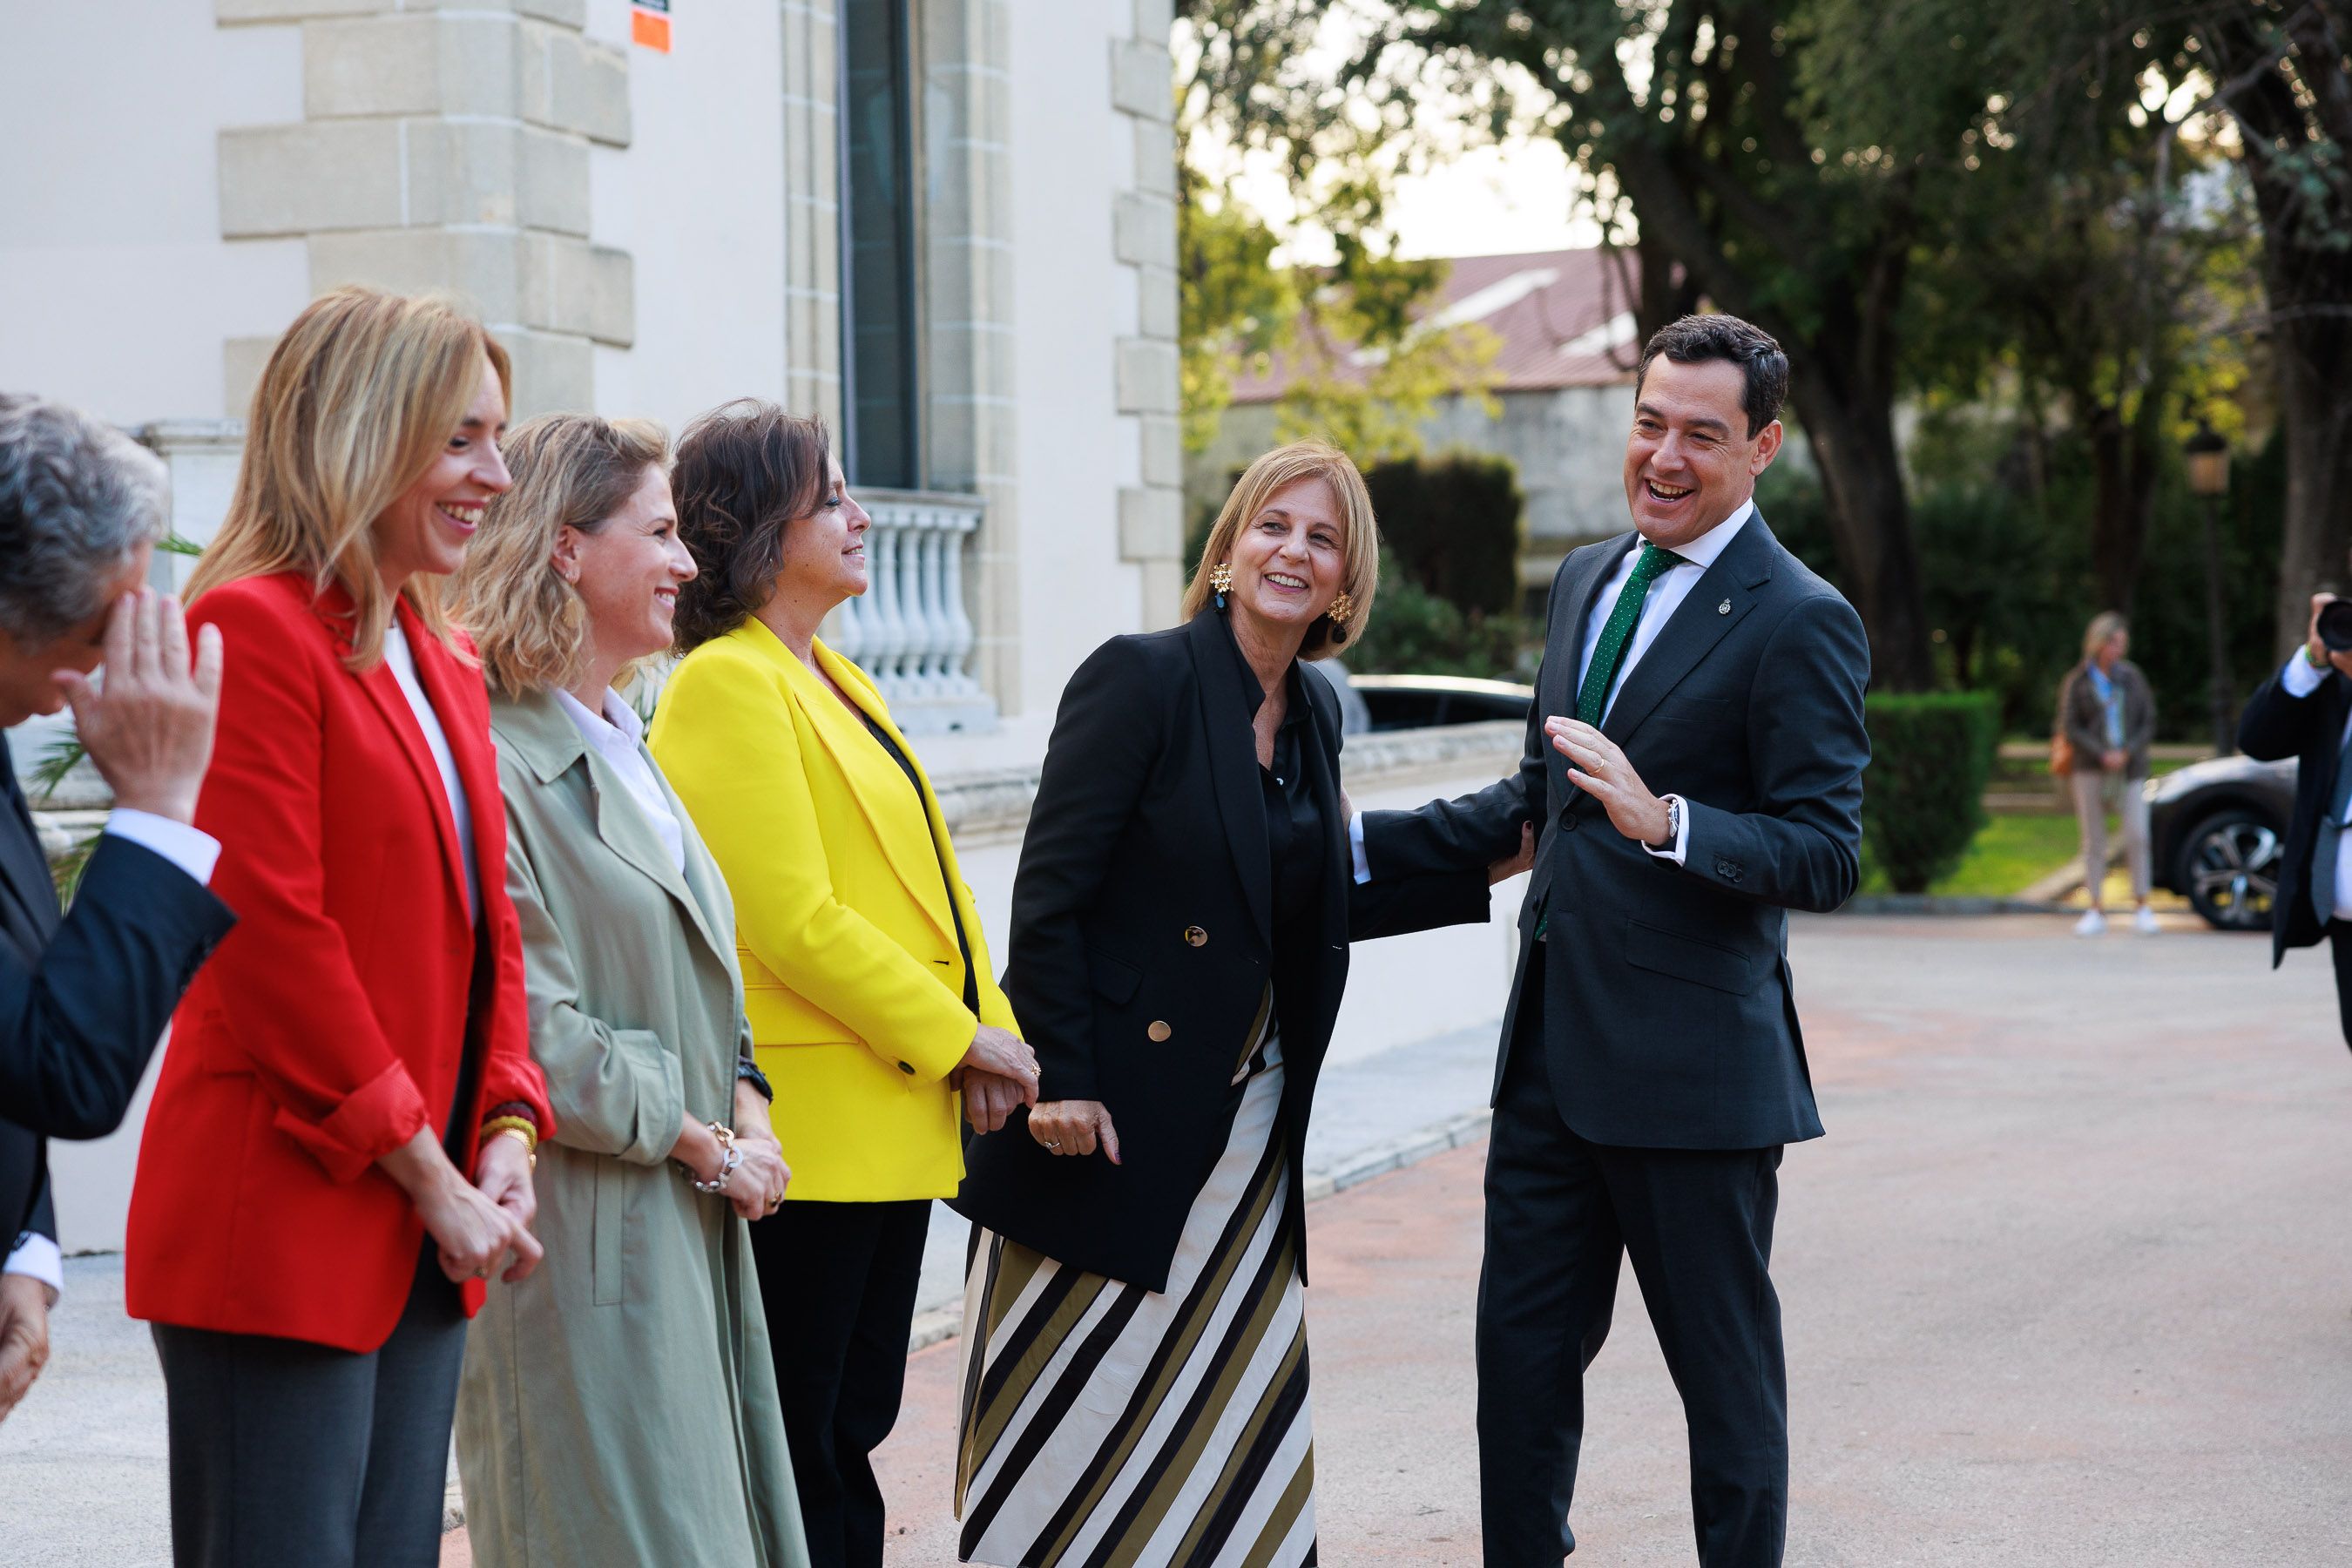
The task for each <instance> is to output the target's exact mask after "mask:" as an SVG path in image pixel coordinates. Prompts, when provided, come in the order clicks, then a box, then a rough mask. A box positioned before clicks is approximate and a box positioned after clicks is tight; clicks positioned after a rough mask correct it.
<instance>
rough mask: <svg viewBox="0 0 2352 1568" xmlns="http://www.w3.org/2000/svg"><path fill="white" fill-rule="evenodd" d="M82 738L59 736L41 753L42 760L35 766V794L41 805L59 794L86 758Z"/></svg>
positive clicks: (33, 780)
mask: <svg viewBox="0 0 2352 1568" xmlns="http://www.w3.org/2000/svg"><path fill="white" fill-rule="evenodd" d="M87 754H88V753H87V752H84V751H83V750H82V744H81V737H80V736H79V735H59V736H58V738H57V739H56V740H54V741H51V742H49V743H48V745H47V747H45V748H44V749H43V750H42V752H41V760H40V761H39V762H37V763H34V764H33V772H32V783H33V792H34V794H35V795H36V796H37V799H38V800H39V802H40V804H41V805H47V804H48V802H49V797H50V796H51V795H55V794H57V793H58V788H59V787H60V786H61V785H63V784H64V783H65V782H66V778H67V775H68V774H70V773H72V772H73V771H74V768H75V766H76V764H78V763H80V761H81V760H82V758H83V757H84V756H86V755H87Z"/></svg>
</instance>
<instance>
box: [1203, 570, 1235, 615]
mask: <svg viewBox="0 0 2352 1568" xmlns="http://www.w3.org/2000/svg"><path fill="white" fill-rule="evenodd" d="M1233 585H1234V563H1232V562H1230V561H1220V562H1218V563H1216V564H1215V565H1214V566H1213V567H1211V568H1210V569H1209V586H1210V587H1212V588H1214V589H1215V590H1216V591H1217V608H1219V609H1221V610H1222V609H1223V608H1224V607H1225V590H1226V589H1228V588H1230V587H1232V586H1233Z"/></svg>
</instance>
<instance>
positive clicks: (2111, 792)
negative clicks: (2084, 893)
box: [2074, 768, 2148, 909]
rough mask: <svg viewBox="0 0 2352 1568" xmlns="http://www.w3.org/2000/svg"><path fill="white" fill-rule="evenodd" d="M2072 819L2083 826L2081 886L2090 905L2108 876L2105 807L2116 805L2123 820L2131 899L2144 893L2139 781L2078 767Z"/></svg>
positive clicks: (2144, 799) (2145, 867)
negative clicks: (2082, 882) (2088, 893)
mask: <svg viewBox="0 0 2352 1568" xmlns="http://www.w3.org/2000/svg"><path fill="white" fill-rule="evenodd" d="M2139 784H2140V781H2139V780H2137V779H2127V778H2123V777H2121V776H2119V775H2117V774H2114V773H2102V772H2100V771H2099V770H2098V769H2096V768H2081V769H2077V770H2076V771H2075V773H2074V820H2075V822H2076V824H2077V825H2078V826H2080V827H2081V828H2082V830H2083V876H2084V887H2086V888H2088V889H2090V892H2091V907H2092V908H2093V909H2097V908H2098V907H2099V903H2100V899H2099V889H2100V887H2101V886H2102V885H2103V884H2104V883H2105V881H2106V879H2107V807H2108V805H2110V804H2112V805H2114V806H2115V809H2116V816H2118V817H2120V818H2121V819H2122V821H2123V828H2124V865H2125V867H2126V868H2127V869H2128V870H2129V871H2130V873H2131V890H2132V898H2133V899H2134V900H2140V899H2145V898H2147V887H2148V865H2147V795H2143V794H2142V793H2140V787H2139Z"/></svg>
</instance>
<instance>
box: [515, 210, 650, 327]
mask: <svg viewBox="0 0 2352 1568" xmlns="http://www.w3.org/2000/svg"><path fill="white" fill-rule="evenodd" d="M521 246H522V267H521V279H522V288H521V295H522V304H521V309H520V312H519V314H520V318H521V320H522V321H523V322H524V324H525V325H528V326H532V327H540V328H544V329H546V330H547V331H556V332H575V333H578V334H580V335H581V336H583V337H589V338H593V339H595V340H596V341H597V342H602V343H610V344H612V345H613V346H614V347H615V348H626V347H628V346H629V345H630V343H632V342H635V338H636V285H635V267H634V264H633V263H632V262H631V261H630V259H629V255H628V253H627V252H626V251H624V250H614V249H612V248H611V247H606V246H598V245H590V244H589V243H588V242H587V241H586V240H583V239H574V238H572V237H569V236H563V235H550V234H527V235H525V236H523V237H522V239H521Z"/></svg>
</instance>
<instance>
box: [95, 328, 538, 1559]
mask: <svg viewBox="0 0 2352 1568" xmlns="http://www.w3.org/2000/svg"><path fill="white" fill-rule="evenodd" d="M507 382H508V369H507V358H506V355H505V353H503V352H502V351H501V350H500V349H499V346H498V345H497V344H496V343H495V342H492V341H491V340H490V339H489V337H488V334H487V333H485V332H484V331H482V329H481V328H480V327H479V326H478V324H476V323H475V322H473V321H468V320H467V319H466V318H465V317H463V316H461V315H459V314H457V312H456V311H454V310H451V309H450V308H449V307H448V306H446V305H445V304H442V303H439V302H437V301H433V300H405V299H401V298H398V297H395V296H393V295H388V294H382V293H377V292H375V291H373V290H367V289H343V290H339V291H337V292H335V293H332V294H329V295H327V296H325V297H323V298H322V299H320V300H317V301H316V302H314V303H313V304H312V305H311V306H310V309H308V310H305V311H304V312H303V313H302V315H301V316H300V317H299V319H298V320H297V321H295V323H294V325H293V326H292V327H290V328H289V329H288V331H287V333H286V336H285V337H284V338H283V339H281V340H280V341H279V342H278V347H277V349H276V350H275V351H274V352H273V353H272V354H271V356H270V360H269V364H268V369H267V370H266V371H265V372H264V373H263V375H262V380H261V385H260V387H259V389H258V390H257V393H256V394H255V397H254V406H253V414H252V418H251V421H250V424H249V426H248V434H247V439H246V448H245V459H244V464H243V467H242V468H241V469H240V471H239V473H238V476H237V483H236V493H235V496H234V498H233V499H232V500H231V502H230V505H229V511H228V516H227V518H226V521H224V523H223V524H222V528H221V531H220V534H219V536H218V538H217V539H216V540H215V542H214V543H213V545H212V546H211V547H210V548H209V549H208V550H207V552H206V553H205V561H204V563H203V565H202V567H201V569H200V570H199V571H198V573H197V574H196V577H195V579H194V581H193V582H192V583H191V584H189V598H190V609H189V620H190V622H191V624H192V625H194V626H204V625H213V626H219V627H220V628H221V631H222V634H223V636H224V637H225V639H226V642H227V644H228V646H229V647H232V648H234V649H235V650H236V651H235V656H234V658H232V659H231V660H230V661H229V662H230V663H231V664H232V665H233V666H234V668H233V669H232V670H231V671H230V672H229V673H228V674H227V676H226V679H225V680H224V683H223V687H222V691H221V707H220V730H219V740H218V742H217V743H216V745H215V751H214V754H213V763H212V769H211V771H210V773H207V775H206V776H205V785H204V791H203V794H202V795H201V797H200V798H199V800H198V802H197V806H196V824H197V826H200V827H202V828H203V829H204V830H205V832H207V833H209V834H211V835H212V836H213V837H215V838H217V839H219V840H220V842H221V845H222V853H221V859H220V864H219V868H218V869H217V870H216V871H215V874H214V881H213V886H214V889H215V891H217V892H218V893H219V894H220V896H221V897H222V899H224V900H226V902H227V903H228V904H229V906H230V907H231V908H233V909H235V910H237V911H238V913H239V915H240V916H241V917H242V918H241V920H240V922H239V925H238V927H237V930H236V933H235V935H234V937H233V939H232V940H231V941H229V942H224V943H223V944H222V945H221V947H220V949H219V950H218V952H216V953H215V956H214V959H213V962H212V963H210V964H209V965H208V966H207V967H206V968H205V971H204V973H202V974H201V975H199V976H198V978H197V980H196V982H195V984H194V985H193V986H192V987H191V988H190V990H189V991H188V993H187V996H186V999H185V1000H184V1002H183V1003H182V1004H181V1006H180V1009H179V1012H178V1014H177V1015H176V1017H175V1023H174V1030H173V1041H172V1045H171V1048H170V1051H169V1053H168V1054H167V1055H166V1057H165V1058H164V1062H163V1075H162V1078H161V1079H160V1081H159V1082H158V1084H157V1086H156V1090H155V1097H154V1101H153V1103H152V1106H151V1107H150V1109H149V1110H148V1113H147V1127H146V1134H145V1139H144V1142H142V1145H141V1148H140V1155H139V1171H138V1178H137V1182H136V1184H135V1186H134V1188H133V1191H132V1194H131V1228H130V1241H129V1253H130V1257H129V1264H128V1280H127V1289H128V1298H129V1306H130V1310H131V1314H132V1315H133V1316H134V1317H139V1318H144V1319H147V1320H150V1321H152V1323H153V1324H154V1325H155V1327H154V1335H155V1344H156V1350H157V1353H158V1355H159V1357H160V1359H161V1360H162V1362H163V1376H164V1384H165V1390H166V1394H167V1396H168V1403H169V1432H170V1437H171V1480H172V1528H173V1547H174V1554H175V1558H176V1560H177V1562H178V1563H180V1564H182V1565H183V1568H185V1565H188V1564H202V1565H204V1568H214V1565H215V1564H217V1565H221V1568H226V1565H227V1564H230V1563H239V1564H244V1563H297V1562H299V1563H305V1564H338V1565H352V1568H356V1565H359V1564H387V1565H388V1564H411V1563H414V1564H417V1565H419V1568H424V1565H429V1564H432V1563H436V1562H437V1561H438V1560H439V1539H440V1524H441V1502H442V1487H443V1477H444V1468H445V1466H446V1460H447V1455H448V1443H449V1427H450V1419H451V1412H452V1407H453V1405H454V1402H455V1399H456V1393H457V1373H458V1367H459V1363H460V1362H461V1360H462V1358H463V1355H464V1348H465V1320H466V1316H467V1313H468V1312H469V1311H470V1310H472V1308H474V1307H475V1306H478V1304H479V1302H480V1299H481V1283H480V1282H481V1281H482V1280H484V1279H487V1278H488V1276H489V1275H490V1273H491V1272H492V1271H493V1270H499V1269H504V1270H507V1278H509V1279H518V1278H520V1277H521V1276H522V1275H523V1274H525V1273H527V1272H529V1270H530V1267H531V1265H532V1264H533V1263H534V1262H535V1261H536V1260H537V1258H538V1257H539V1246H538V1243H537V1242H536V1240H534V1239H533V1237H531V1235H530V1229H529V1226H530V1219H531V1215H532V1209H533V1204H532V1197H531V1185H530V1163H531V1152H532V1148H533V1146H534V1144H535V1141H536V1139H537V1137H538V1136H539V1135H540V1134H541V1133H544V1132H546V1131H550V1130H551V1127H552V1118H551V1116H550V1115H549V1113H548V1110H547V1101H546V1091H545V1086H544V1085H543V1084H542V1082H541V1079H540V1074H539V1070H538V1068H536V1067H535V1066H533V1065H532V1063H531V1061H530V1056H529V1050H528V1045H527V1038H526V1023H525V1017H524V999H523V973H522V949H521V942H520V934H519V931H518V928H517V924H516V920H515V914H514V910H513V907H512V906H511V905H510V904H509V902H508V900H507V895H506V892H505V875H504V868H505V865H506V841H505V839H506V834H505V821H506V817H505V813H504V810H503V808H502V806H501V804H500V801H499V784H498V773H497V764H496V761H495V757H494V754H493V752H492V750H491V744H490V735H489V710H488V700H487V697H486V695H485V692H484V689H483V684H482V678H481V675H480V672H479V670H478V668H476V667H475V666H474V664H473V662H472V659H471V656H470V650H469V649H468V648H467V647H466V646H465V645H464V644H463V641H462V639H461V638H459V637H457V634H455V633H454V632H453V631H452V630H451V629H450V628H449V626H448V625H447V623H446V620H445V618H444V617H443V616H442V614H441V611H440V605H439V600H438V596H437V590H438V580H439V579H440V578H441V577H443V576H446V574H448V573H450V572H452V571H454V570H455V569H456V567H457V564H458V563H460V562H461V561H462V560H463V558H464V552H465V547H466V542H467V539H468V538H469V537H470V536H471V534H472V533H473V531H474V529H475V527H476V526H477V524H478V521H479V520H480V517H481V512H482V508H483V506H484V505H485V504H486V503H487V502H488V500H489V499H490V497H491V496H493V495H495V494H497V493H498V492H499V491H501V490H503V489H507V487H508V483H509V481H508V478H507V473H506V468H505V466H504V465H503V463H501V461H500V460H499V454H498V445H497V440H498V436H499V432H500V430H502V429H503V428H504V426H505V422H506V405H507ZM509 1134H511V1135H509ZM460 1282H462V1288H463V1291H464V1294H463V1295H462V1296H461V1284H460Z"/></svg>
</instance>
